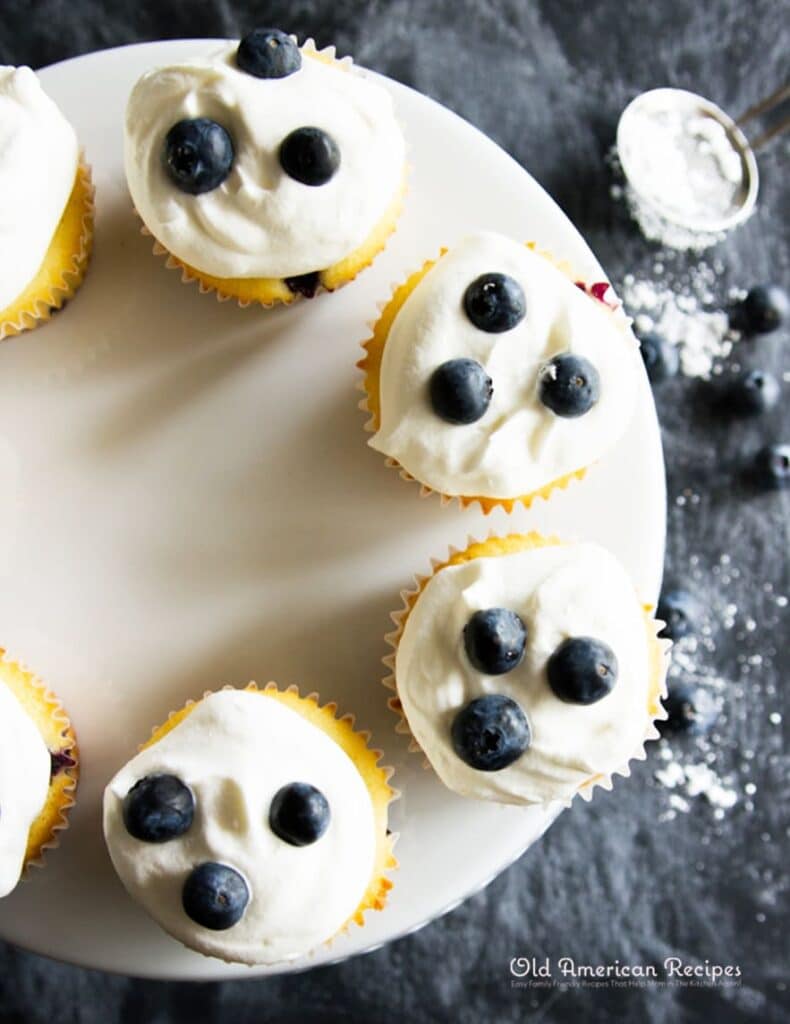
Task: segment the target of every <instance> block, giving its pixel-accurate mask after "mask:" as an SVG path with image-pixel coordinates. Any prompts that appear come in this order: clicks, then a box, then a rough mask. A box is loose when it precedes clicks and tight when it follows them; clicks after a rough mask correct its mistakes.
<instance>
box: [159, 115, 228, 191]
mask: <svg viewBox="0 0 790 1024" xmlns="http://www.w3.org/2000/svg"><path fill="white" fill-rule="evenodd" d="M164 156H165V168H166V169H167V173H168V174H169V175H170V177H171V179H172V180H173V182H174V183H175V184H176V185H177V186H178V187H179V188H180V189H181V191H182V192H189V194H190V195H193V196H197V195H200V194H201V193H202V192H211V190H212V189H215V188H217V186H218V185H221V184H222V182H223V181H224V180H225V179H226V178H227V176H228V175H229V174H230V169H231V167H232V166H233V157H234V153H233V142H232V140H231V137H230V135H229V134H228V133H227V131H226V130H225V129H224V128H223V127H222V125H221V124H217V122H216V121H211V120H210V119H209V118H207V117H195V118H191V119H188V120H185V121H179V122H178V123H177V124H174V125H173V127H172V128H171V129H170V131H169V132H168V133H167V136H166V138H165V151H164Z"/></svg>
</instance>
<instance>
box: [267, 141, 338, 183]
mask: <svg viewBox="0 0 790 1024" xmlns="http://www.w3.org/2000/svg"><path fill="white" fill-rule="evenodd" d="M280 166H281V167H282V169H283V170H284V171H285V173H286V174H287V175H289V176H290V177H291V178H294V179H295V180H296V181H300V182H301V183H302V184H303V185H326V183H327V182H328V181H329V179H330V178H332V177H333V176H334V174H335V172H336V171H337V169H338V167H339V166H340V150H339V149H338V148H337V143H336V142H335V140H334V139H333V138H332V136H331V135H328V134H327V133H326V132H325V131H322V130H321V129H320V128H297V129H296V130H295V131H293V132H291V134H290V135H286V137H285V138H284V139H283V141H282V143H281V145H280Z"/></svg>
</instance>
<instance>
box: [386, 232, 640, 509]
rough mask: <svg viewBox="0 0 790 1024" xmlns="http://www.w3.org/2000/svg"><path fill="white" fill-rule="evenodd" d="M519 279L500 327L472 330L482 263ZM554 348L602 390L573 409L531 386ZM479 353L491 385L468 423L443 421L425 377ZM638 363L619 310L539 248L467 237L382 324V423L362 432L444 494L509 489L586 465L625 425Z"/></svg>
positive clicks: (520, 491) (521, 491)
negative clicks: (588, 369)
mask: <svg viewBox="0 0 790 1024" xmlns="http://www.w3.org/2000/svg"><path fill="white" fill-rule="evenodd" d="M495 271H496V272H499V273H503V274H508V275H509V276H510V277H512V278H514V279H515V280H516V281H518V283H519V284H520V285H521V287H522V289H523V290H524V296H525V299H526V316H525V317H524V319H523V320H521V322H520V323H519V324H517V325H516V326H515V327H514V328H513V329H511V330H509V331H505V332H503V333H501V334H491V333H487V332H486V331H482V330H479V329H478V328H477V327H475V326H474V324H473V323H472V322H471V321H470V320H469V318H468V317H467V316H466V313H465V312H464V307H463V297H464V292H465V291H466V289H467V287H468V286H469V285H470V284H471V283H472V282H473V281H474V280H475V279H476V278H478V277H479V276H480V275H481V274H484V273H488V272H495ZM561 352H573V353H574V354H576V355H581V356H584V357H585V358H587V359H589V360H590V361H591V362H592V363H593V365H594V366H595V368H596V369H597V371H598V374H599V376H600V383H601V393H600V398H599V400H598V402H597V403H596V404H595V405H594V406H593V407H592V409H590V411H589V412H587V413H586V414H585V415H583V416H579V417H578V418H575V419H570V418H563V417H561V416H557V415H555V414H554V413H553V412H552V411H551V410H550V409H548V408H546V406H544V405H543V404H542V402H541V401H540V399H539V397H538V373H539V370H540V368H541V366H542V365H543V364H544V363H545V362H546V361H547V360H549V359H550V358H551V357H552V356H555V355H558V354H559V353H561ZM457 358H470V359H475V360H477V362H478V363H480V364H481V365H482V367H483V369H484V370H485V371H486V373H487V374H488V376H489V377H490V378H491V380H492V382H493V386H494V393H493V396H492V399H491V404H490V405H489V407H488V409H487V411H486V413H485V415H484V416H483V417H482V418H481V419H479V420H478V421H477V422H476V423H471V424H467V425H456V424H451V423H446V422H445V421H444V420H442V419H440V418H439V417H438V416H437V415H436V413H435V412H434V411H433V409H432V407H431V404H430V399H429V394H428V382H429V380H430V378H431V375H432V374H433V372H434V370H436V369H437V368H438V367H439V366H441V364H442V363H444V362H445V361H446V360H448V359H457ZM639 372H641V369H640V359H639V350H638V345H637V343H636V340H635V339H634V337H633V335H632V334H631V332H630V330H629V329H628V324H627V321H626V319H625V317H624V316H623V315H622V314H621V313H614V312H613V311H612V310H611V309H609V308H608V307H607V306H605V305H604V304H603V303H602V302H599V301H598V300H597V299H594V298H591V297H590V296H589V295H587V294H586V293H585V292H583V291H582V290H581V289H580V288H578V287H577V286H576V285H575V284H574V283H573V281H571V280H570V279H569V278H568V277H567V276H566V275H565V274H563V273H562V272H561V271H560V270H558V269H557V268H556V267H555V266H554V265H553V264H552V263H551V262H550V261H549V260H547V259H546V258H545V257H543V256H540V255H539V254H537V253H535V252H533V251H532V250H530V249H528V248H527V247H526V246H524V245H522V244H520V243H518V242H514V241H512V240H511V239H509V238H505V237H503V236H502V235H497V234H494V233H491V232H484V233H480V234H477V235H474V236H472V237H469V238H466V239H465V240H464V241H462V242H461V243H460V244H459V245H458V246H456V247H455V248H453V249H452V250H451V251H450V252H448V253H446V254H445V255H444V256H442V258H441V259H440V260H439V261H438V262H437V263H436V264H435V266H433V267H432V268H431V270H429V271H428V273H427V274H426V276H425V277H424V278H423V279H422V281H420V283H419V284H418V285H417V287H416V288H415V289H414V291H413V292H412V293H411V295H409V297H408V298H407V299H406V302H405V303H404V305H403V306H402V307H401V309H400V310H399V312H398V314H397V316H396V317H395V320H394V322H393V324H392V327H391V328H390V332H389V336H388V338H387V340H386V345H385V347H384V355H383V359H382V364H381V376H380V394H381V400H380V414H381V418H380V426H379V429H378V431H377V432H376V434H375V435H374V436H373V437H372V438H371V439H370V441H369V444H370V445H371V446H372V447H373V448H375V449H376V450H377V451H380V452H383V453H384V454H385V455H388V456H390V457H391V458H393V459H396V460H397V462H399V463H400V465H401V466H402V467H403V468H404V469H405V470H406V471H407V472H408V473H410V474H411V475H412V476H413V477H415V478H416V479H417V480H419V481H420V482H421V483H423V484H427V486H428V487H431V488H432V489H433V490H436V491H440V492H442V493H443V494H449V495H465V496H468V497H472V496H483V497H490V498H517V497H519V496H521V495H526V494H530V493H531V492H533V491H536V490H538V489H539V488H541V487H543V486H545V485H546V484H548V483H551V482H552V481H554V480H556V479H557V478H559V477H561V476H564V475H565V474H566V473H571V472H573V471H574V470H578V469H581V468H582V467H584V466H587V465H589V464H590V463H592V462H594V461H595V460H596V459H598V458H600V456H601V455H603V454H604V452H605V451H607V449H608V448H610V447H611V446H612V445H613V444H614V443H615V441H617V439H618V438H619V437H620V436H621V434H622V433H623V432H624V431H625V428H626V427H627V425H628V421H629V420H630V418H631V413H632V411H633V406H634V396H635V392H636V383H637V380H638V377H637V374H638V373H639Z"/></svg>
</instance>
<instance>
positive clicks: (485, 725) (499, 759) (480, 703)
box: [452, 693, 531, 772]
mask: <svg viewBox="0 0 790 1024" xmlns="http://www.w3.org/2000/svg"><path fill="white" fill-rule="evenodd" d="M452 740H453V749H454V750H455V752H456V754H457V755H458V756H459V757H460V758H461V760H462V761H464V762H466V764H468V765H469V766H470V767H471V768H476V769H477V770H478V771H481V772H498V771H501V770H502V769H503V768H507V767H508V765H511V764H513V762H514V761H517V760H518V758H519V757H521V755H522V754H523V753H524V751H525V750H526V749H527V747H529V744H530V740H531V736H530V729H529V723H528V722H527V718H526V715H525V714H524V712H523V711H522V710H521V708H520V707H519V706H518V704H517V703H516V702H515V701H514V700H511V698H510V697H505V696H504V695H503V694H499V693H489V694H486V695H485V696H483V697H477V698H476V699H475V700H473V701H470V702H469V703H468V704H467V705H466V707H464V708H462V709H461V710H460V711H459V712H458V714H457V715H456V716H455V718H454V719H453V725H452Z"/></svg>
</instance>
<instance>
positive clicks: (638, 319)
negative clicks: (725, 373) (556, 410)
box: [619, 261, 740, 380]
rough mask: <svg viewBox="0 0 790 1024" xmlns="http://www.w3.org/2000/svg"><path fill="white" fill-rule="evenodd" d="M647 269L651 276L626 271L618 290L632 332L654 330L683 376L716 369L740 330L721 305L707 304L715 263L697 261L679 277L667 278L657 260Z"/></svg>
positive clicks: (708, 373) (711, 298)
mask: <svg viewBox="0 0 790 1024" xmlns="http://www.w3.org/2000/svg"><path fill="white" fill-rule="evenodd" d="M653 269H654V273H655V278H654V279H653V280H643V279H638V278H636V277H634V275H633V274H627V275H626V276H625V278H624V279H623V283H622V287H621V288H620V290H619V294H620V298H621V299H622V301H623V304H624V306H625V308H626V311H627V312H628V314H629V315H630V316H631V317H632V318H633V321H634V328H635V330H636V332H637V334H647V333H649V332H655V333H657V334H660V335H661V336H662V337H663V338H665V339H666V341H668V342H669V343H670V344H671V345H675V346H676V347H677V349H678V355H679V357H680V370H681V372H682V373H683V374H685V376H687V377H701V378H703V379H705V380H708V379H709V378H710V377H711V376H713V375H716V374H718V373H721V370H722V365H723V362H724V360H725V359H727V358H728V356H730V354H731V353H732V350H733V346H734V345H735V344H736V342H737V341H738V340H739V337H740V335H739V334H738V332H737V331H736V330H734V329H733V328H732V327H731V325H730V318H729V315H728V313H727V312H726V311H725V310H723V309H716V308H711V307H712V306H714V304H715V298H714V291H713V287H714V285H715V279H716V276H717V274H718V263H714V264H708V263H705V262H700V263H698V264H697V265H696V266H694V267H693V268H691V269H690V270H688V272H687V273H686V275H685V277H684V278H683V279H682V280H673V279H672V277H671V275H669V274H668V273H667V270H666V267H665V265H664V264H663V263H661V262H660V261H658V262H657V263H656V264H655V265H654V268H653ZM732 297H734V296H732Z"/></svg>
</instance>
